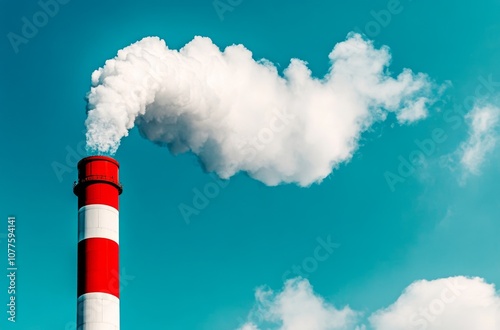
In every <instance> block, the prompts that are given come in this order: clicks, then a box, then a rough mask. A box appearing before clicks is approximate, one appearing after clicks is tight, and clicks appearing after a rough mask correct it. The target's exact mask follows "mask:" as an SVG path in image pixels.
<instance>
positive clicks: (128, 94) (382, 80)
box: [86, 33, 436, 186]
mask: <svg viewBox="0 0 500 330" xmlns="http://www.w3.org/2000/svg"><path fill="white" fill-rule="evenodd" d="M329 59H330V63H331V66H330V69H329V71H328V73H327V74H326V75H325V76H324V77H323V78H315V77H313V76H312V75H311V71H310V70H309V69H308V67H307V63H306V62H304V61H301V60H298V59H292V60H291V63H290V65H289V66H288V67H287V68H286V69H285V70H284V72H283V73H282V74H280V73H279V72H278V70H277V68H276V66H274V65H273V64H272V63H270V62H269V61H267V60H265V59H262V60H257V61H256V60H254V59H253V58H252V53H251V52H250V51H249V50H248V49H246V48H245V47H244V46H242V45H233V46H229V47H227V48H225V50H224V51H221V50H220V49H219V48H218V47H217V46H216V45H214V44H213V43H212V41H211V40H210V39H209V38H203V37H195V38H194V39H193V40H192V41H191V42H189V43H188V44H187V45H185V46H184V47H183V48H182V49H180V50H174V49H169V48H168V47H167V45H166V44H165V42H164V41H163V40H161V39H159V38H157V37H148V38H144V39H142V40H140V41H138V42H136V43H134V44H132V45H130V46H128V47H126V48H124V49H122V50H120V51H119V52H118V55H117V56H116V57H115V58H114V59H110V60H108V61H106V63H105V65H104V67H102V68H100V69H98V70H96V71H95V72H94V73H93V74H92V88H91V90H90V92H89V94H88V118H87V121H86V126H87V147H88V149H89V150H91V152H93V153H108V154H113V153H115V152H116V150H117V148H118V146H119V144H120V140H121V138H123V137H125V136H127V135H128V131H129V130H130V129H131V128H133V127H134V126H137V127H138V129H139V131H140V132H141V134H142V135H143V136H144V137H146V138H147V139H149V140H151V141H153V142H155V143H157V144H159V145H164V146H168V148H169V149H170V151H171V152H173V153H174V154H179V153H183V152H188V151H191V152H193V153H195V154H196V155H197V156H198V157H199V159H200V161H201V163H202V164H203V166H204V168H205V170H207V171H209V172H212V171H213V172H216V173H217V174H218V175H219V176H220V177H221V178H229V177H231V176H233V175H234V174H236V173H237V172H239V171H244V172H247V173H248V174H249V175H250V176H251V177H253V178H255V179H257V180H260V181H262V182H264V183H265V184H267V185H277V184H279V183H297V184H299V185H301V186H307V185H310V184H312V183H314V182H320V181H321V180H322V179H324V178H325V177H327V176H328V175H329V174H330V173H331V172H332V170H333V169H335V168H336V167H338V166H339V165H340V164H341V163H344V162H347V161H349V160H350V159H351V157H352V155H353V153H354V152H355V151H356V149H357V147H358V141H359V138H360V135H361V133H363V132H364V131H366V130H367V129H368V128H369V127H370V126H371V125H372V124H373V123H374V122H376V121H380V120H385V118H386V116H387V114H388V113H391V112H392V113H394V114H395V116H396V117H397V119H398V121H399V122H400V123H402V124H403V123H410V122H413V121H416V120H419V119H422V118H425V117H426V116H427V112H428V106H429V105H430V104H432V103H433V102H434V98H435V93H436V90H435V87H436V86H435V85H434V84H433V83H432V82H431V81H430V79H429V78H428V76H427V75H425V74H422V73H418V74H415V73H413V72H412V71H411V70H409V69H404V70H403V71H402V72H401V73H400V74H399V75H397V76H395V77H393V75H392V74H391V72H389V71H388V65H389V63H390V60H391V55H390V52H389V48H388V47H382V48H380V49H376V48H375V47H374V45H373V43H372V42H371V41H368V40H365V39H363V38H362V37H361V36H360V35H359V34H354V33H351V34H350V35H349V36H348V38H347V40H345V41H343V42H340V43H338V44H337V45H336V46H335V47H334V48H333V50H332V52H331V53H330V55H329Z"/></svg>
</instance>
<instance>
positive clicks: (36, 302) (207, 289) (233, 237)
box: [0, 0, 500, 330]
mask: <svg viewBox="0 0 500 330" xmlns="http://www.w3.org/2000/svg"><path fill="white" fill-rule="evenodd" d="M400 4H401V6H402V8H403V9H402V10H401V13H399V14H396V15H393V16H392V17H391V20H390V22H388V24H384V25H385V26H382V25H381V24H378V26H379V28H380V29H379V31H378V33H375V32H373V31H371V30H367V29H366V26H367V24H369V22H371V21H375V19H374V17H373V15H372V14H371V11H376V12H377V11H380V10H382V9H386V8H387V6H388V1H387V0H383V1H382V0H374V1H373V0H372V1H361V0H356V1H350V2H341V1H309V2H303V1H281V0H279V1H262V0H244V1H243V2H242V3H241V4H239V5H237V6H234V8H233V10H232V11H228V12H225V13H224V14H223V19H221V18H220V17H219V15H218V13H217V11H216V10H215V9H214V6H213V4H212V2H211V1H208V0H207V1H193V0H187V1H150V0H145V1H141V2H139V1H106V2H99V1H94V0H89V1H79V0H71V1H69V2H68V3H67V4H64V5H60V8H59V12H58V13H57V14H56V15H55V16H54V17H51V18H50V19H49V21H48V24H46V25H45V26H43V27H41V28H40V29H39V31H38V33H37V34H36V35H35V36H34V37H33V38H31V39H29V40H28V42H27V43H26V44H22V45H20V46H19V51H18V52H17V53H16V52H15V50H14V49H13V47H12V45H11V43H10V42H9V39H8V37H7V35H8V33H9V32H14V33H17V34H21V28H22V25H23V22H22V18H23V17H27V18H28V19H30V20H31V19H32V17H33V15H34V14H35V13H36V12H38V11H40V10H41V8H40V5H39V4H38V3H37V1H32V0H27V1H23V2H14V1H7V0H2V1H1V5H2V9H1V11H0V12H1V20H0V29H1V35H2V42H1V43H0V45H1V46H0V47H1V53H0V54H1V55H0V56H1V61H0V63H1V64H0V70H1V77H2V79H1V80H0V84H1V85H0V102H1V105H2V109H1V112H0V132H1V134H2V137H1V139H0V150H1V151H2V153H1V155H2V158H1V160H0V188H1V189H0V220H1V222H0V240H1V242H0V244H1V245H2V248H1V249H0V251H4V252H3V253H4V254H3V255H2V254H0V260H1V261H0V265H4V266H3V267H4V268H6V267H7V265H6V259H7V255H6V253H5V250H6V248H5V245H6V240H5V237H4V236H2V234H6V233H7V216H9V215H15V216H16V217H17V237H18V240H17V243H18V244H17V258H18V267H19V271H18V278H17V285H18V295H17V300H18V305H17V308H18V309H17V312H18V316H17V322H16V324H11V323H10V322H8V321H7V314H6V313H5V312H4V311H3V310H1V309H0V315H3V316H1V317H0V328H1V329H23V330H45V329H48V330H52V329H64V330H69V329H74V327H73V325H74V321H75V319H76V247H77V199H76V197H75V196H74V195H73V193H72V185H73V181H74V180H75V178H76V174H77V173H76V169H75V165H76V161H77V160H78V159H79V158H81V157H83V156H85V154H83V153H81V152H79V151H77V150H79V146H81V145H83V141H84V139H85V136H84V121H85V117H86V113H85V106H86V101H85V95H86V93H87V92H88V90H89V88H90V75H91V73H92V72H93V71H94V70H95V69H97V68H98V67H100V66H102V65H103V64H104V62H105V60H106V59H108V58H112V57H114V56H115V54H116V52H117V51H118V50H119V49H121V48H123V47H125V46H127V45H129V44H131V43H133V42H135V41H136V40H139V39H140V38H142V37H145V36H159V37H161V38H163V39H165V40H166V42H167V44H168V45H169V47H170V48H176V49H178V48H180V47H182V46H183V45H185V44H186V43H187V42H189V41H190V40H192V38H193V37H194V36H196V35H202V36H207V37H210V38H211V39H212V40H213V41H214V43H215V44H217V45H218V46H219V47H221V48H224V47H226V46H228V45H231V44H234V43H237V44H239V43H241V44H244V45H245V46H246V47H247V48H248V49H250V50H251V51H252V52H253V54H254V58H256V59H260V58H263V57H264V58H266V59H268V60H270V61H272V62H274V63H276V65H277V66H278V67H279V68H280V69H284V68H285V67H286V66H288V64H289V61H290V59H291V58H300V59H302V60H305V61H307V62H308V63H309V67H310V68H311V70H312V71H313V74H314V75H315V76H318V77H321V76H323V75H324V74H325V73H326V71H327V69H328V67H329V62H328V54H329V52H330V51H331V49H332V48H333V46H334V45H335V44H336V43H338V42H341V41H343V40H345V38H346V35H347V34H348V33H349V32H350V31H353V30H355V29H357V30H360V31H361V32H365V33H366V34H367V36H368V37H369V38H370V39H373V40H374V42H375V45H376V46H377V47H380V46H382V45H388V46H389V47H390V48H391V53H392V56H393V60H392V64H391V67H390V69H391V71H392V72H394V73H399V72H400V71H401V70H402V69H403V68H405V67H408V68H411V69H412V70H413V71H415V72H425V73H427V74H429V76H430V77H431V78H432V79H434V80H435V81H436V82H437V83H440V84H441V83H444V82H445V81H451V84H452V86H450V87H449V88H448V90H447V92H446V93H445V94H444V95H443V97H442V99H441V100H440V102H438V103H437V104H436V106H434V107H432V109H431V111H430V116H429V118H427V119H426V120H423V121H420V122H417V123H415V124H412V125H404V126H399V125H398V124H397V122H396V120H395V118H392V117H391V118H389V119H388V120H387V121H385V122H382V123H378V124H376V125H375V126H374V127H373V128H372V129H371V130H370V131H369V132H367V133H365V134H364V135H363V138H362V141H361V146H360V148H359V150H358V151H357V152H356V154H355V156H354V158H353V159H352V160H351V161H350V162H349V163H347V164H344V165H342V166H341V167H340V168H339V169H338V170H336V171H334V172H333V174H332V175H330V176H329V177H328V178H327V179H325V180H324V181H323V182H322V183H321V184H314V185H312V186H311V187H309V188H300V187H297V186H295V185H281V186H277V187H267V186H265V185H263V184H262V183H260V182H258V181H255V180H253V179H251V178H249V177H248V176H246V175H243V174H239V175H237V176H235V177H233V178H231V179H230V181H229V182H226V183H225V187H224V188H222V189H221V190H220V193H219V194H218V195H217V196H216V197H215V198H213V199H210V201H209V204H208V206H207V207H206V208H205V209H203V210H201V211H200V213H199V214H198V215H195V216H192V217H191V218H190V220H191V221H190V223H189V224H187V223H186V222H185V220H184V219H183V217H182V215H181V213H180V212H179V209H178V206H179V204H181V203H185V204H192V200H193V196H194V192H193V190H194V189H199V190H203V189H204V188H205V187H206V185H207V184H208V183H210V182H213V181H214V180H216V179H214V177H213V176H212V175H209V174H207V173H204V172H203V171H202V169H201V167H200V166H199V164H198V163H197V161H196V158H195V157H194V156H192V155H180V156H175V157H174V156H172V155H171V154H170V153H169V152H168V150H167V149H166V148H160V147H158V146H156V145H154V144H152V143H151V142H149V141H147V140H145V139H143V138H141V137H140V135H139V133H138V132H137V130H133V131H132V132H131V134H130V136H129V137H127V138H125V139H124V140H122V145H121V147H120V149H119V151H118V153H117V155H116V159H117V160H118V161H119V162H120V163H121V172H120V175H121V180H122V183H123V185H124V193H123V195H122V196H121V200H120V202H121V205H120V213H121V214H120V230H121V233H120V235H121V237H120V253H121V254H120V257H121V259H120V262H121V267H122V273H123V274H122V280H123V282H122V291H121V323H122V329H124V330H128V329H201V330H212V329H215V330H226V329H227V330H229V329H235V328H237V327H238V326H239V325H241V324H242V323H243V321H244V320H245V319H246V315H247V313H248V311H249V310H250V309H251V308H252V306H253V303H254V290H255V288H256V287H258V286H260V285H269V286H270V287H272V288H273V289H276V290H279V289H280V288H281V287H282V285H283V279H282V278H283V275H284V273H285V272H286V271H287V270H290V269H292V266H293V265H300V264H302V263H303V261H304V260H305V259H306V258H308V257H311V256H313V253H314V250H315V248H316V247H317V246H318V242H317V240H318V239H323V240H328V237H330V238H331V240H332V241H334V242H336V243H338V244H340V245H339V246H338V248H336V249H335V250H334V252H333V253H332V254H331V255H329V258H328V259H327V260H325V261H321V262H319V263H318V266H317V267H315V269H314V271H312V272H310V273H306V274H305V275H307V278H308V279H309V281H310V282H311V284H312V285H313V286H314V288H315V291H317V292H318V293H319V294H321V295H322V296H324V297H325V298H326V299H328V300H329V301H331V302H333V303H334V304H335V305H336V306H344V305H346V304H349V306H350V307H351V308H352V309H354V310H360V311H365V312H366V313H368V314H369V313H371V312H373V311H375V310H377V309H379V308H383V307H386V306H388V305H389V304H391V303H392V302H394V301H395V300H396V299H397V297H398V296H399V295H400V294H401V292H402V290H404V288H406V287H407V286H408V285H409V284H411V283H412V282H414V281H416V280H419V279H429V280H431V279H436V278H441V277H449V276H455V275H467V276H480V277H483V278H485V279H486V281H487V282H489V283H494V284H496V285H497V286H498V285H500V271H499V270H500V258H498V255H500V245H499V244H498V237H499V236H500V221H499V220H500V203H499V202H498V196H499V195H500V188H499V185H498V182H499V180H500V170H499V167H498V164H499V161H500V151H499V148H497V149H495V151H494V152H493V153H492V154H491V155H489V156H488V159H487V161H486V162H485V164H484V165H483V167H482V172H481V174H480V175H479V176H471V177H469V178H468V180H467V181H466V182H465V184H460V182H459V181H460V180H459V179H460V173H459V171H458V170H455V171H453V170H451V169H450V168H448V167H443V166H440V161H441V160H442V156H446V155H447V154H450V153H452V152H453V151H454V150H456V149H457V147H458V146H459V144H460V143H461V142H462V141H464V140H465V139H466V137H467V126H466V125H465V123H463V121H462V118H463V116H462V115H460V117H457V118H460V120H458V119H457V120H458V121H456V122H449V121H446V120H445V119H444V117H443V115H444V114H445V113H446V112H447V111H454V110H455V109H457V107H460V106H462V107H464V109H465V111H467V110H469V109H470V108H467V106H464V101H465V100H470V99H471V97H476V92H475V91H476V88H477V86H479V85H480V84H481V81H483V80H484V79H486V80H488V79H490V80H492V81H494V82H497V83H496V87H495V88H496V90H493V92H492V93H491V94H490V95H489V97H491V98H494V97H495V94H496V93H497V92H500V66H499V65H498V58H500V22H499V20H498V17H499V16H498V13H500V3H499V2H498V1H494V0H483V1H480V2H476V3H473V4H471V3H465V2H456V1H449V0H446V1H440V2H439V3H436V2H435V1H430V0H418V1H417V0H416V1H410V0H401V2H400ZM372 25H373V24H372ZM465 103H466V104H467V102H466V101H465ZM454 115H456V114H454ZM454 124H455V125H454ZM436 128H438V129H442V130H444V131H445V133H446V137H447V138H446V141H444V142H443V143H440V144H439V145H437V147H436V150H435V152H433V153H431V154H430V155H429V156H427V157H426V159H425V162H424V164H422V165H421V166H417V167H416V171H415V173H414V174H412V175H411V176H409V177H407V178H404V182H401V183H398V184H396V185H395V186H394V188H395V189H394V191H393V190H392V189H390V187H389V185H388V183H387V182H386V178H385V177H384V173H386V172H387V171H390V172H393V173H397V171H398V166H399V163H400V160H399V159H398V157H400V156H402V157H405V158H407V157H408V155H409V154H410V153H411V152H412V151H414V150H416V149H417V146H416V144H415V142H414V141H415V139H418V140H420V141H422V140H424V139H428V138H430V137H431V136H432V131H433V130H434V129H436ZM54 163H58V164H61V165H63V166H67V167H66V168H65V171H64V173H59V175H58V174H57V173H56V172H55V171H54V167H53V166H54ZM2 272H6V270H5V269H4V270H2ZM7 286H8V285H7V279H6V277H5V276H2V279H1V280H0V302H1V303H2V304H1V305H2V306H5V304H6V303H7V299H8V296H7V293H6V288H7ZM4 309H5V310H6V308H5V307H4Z"/></svg>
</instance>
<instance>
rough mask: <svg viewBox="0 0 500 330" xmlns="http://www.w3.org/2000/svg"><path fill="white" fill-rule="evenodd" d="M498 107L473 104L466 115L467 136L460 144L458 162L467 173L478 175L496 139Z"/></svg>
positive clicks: (499, 112)
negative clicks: (472, 107)
mask: <svg viewBox="0 0 500 330" xmlns="http://www.w3.org/2000/svg"><path fill="white" fill-rule="evenodd" d="M499 118H500V108H498V107H495V106H493V105H485V106H475V107H474V109H473V110H472V111H471V112H470V113H469V114H468V115H467V116H466V120H467V121H468V124H469V137H468V139H467V141H465V142H464V143H462V144H461V145H460V149H459V153H460V163H461V165H462V167H463V168H464V170H465V171H466V172H467V173H471V174H475V175H478V174H479V173H480V168H481V165H482V164H483V163H484V161H485V160H486V156H487V155H488V154H489V153H490V152H491V151H492V150H493V149H494V148H495V145H496V143H497V140H498V132H497V127H498V122H499Z"/></svg>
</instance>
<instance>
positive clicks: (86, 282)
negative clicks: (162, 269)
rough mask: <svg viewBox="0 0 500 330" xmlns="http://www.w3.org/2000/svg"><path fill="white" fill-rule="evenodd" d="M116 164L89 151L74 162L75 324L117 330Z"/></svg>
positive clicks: (89, 328)
mask: <svg viewBox="0 0 500 330" xmlns="http://www.w3.org/2000/svg"><path fill="white" fill-rule="evenodd" d="M119 167H120V165H119V163H118V162H117V161H116V160H115V159H113V158H111V157H106V156H91V157H87V158H84V159H82V160H80V162H79V163H78V181H77V182H75V186H74V188H73V191H74V193H75V195H76V196H78V293H77V296H78V300H77V329H79V330H80V329H81V330H119V329H120V299H119V298H120V284H119V253H118V251H119V248H118V247H119V245H118V232H119V231H118V228H119V218H118V196H119V195H120V194H121V192H122V186H121V185H120V182H119V180H118V168H119Z"/></svg>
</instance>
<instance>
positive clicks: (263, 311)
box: [240, 278, 362, 330]
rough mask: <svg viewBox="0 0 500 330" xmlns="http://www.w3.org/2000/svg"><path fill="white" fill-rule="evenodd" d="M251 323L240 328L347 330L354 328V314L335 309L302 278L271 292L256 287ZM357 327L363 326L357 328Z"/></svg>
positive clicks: (350, 311) (344, 309)
mask: <svg viewBox="0 0 500 330" xmlns="http://www.w3.org/2000/svg"><path fill="white" fill-rule="evenodd" d="M255 298H256V307H255V309H254V311H253V312H252V313H251V316H250V320H251V321H250V322H249V323H247V324H245V325H244V326H243V327H242V328H240V330H263V329H266V330H270V329H273V330H350V329H354V328H355V324H354V323H355V321H356V318H357V313H356V312H354V311H352V310H351V309H350V308H349V307H344V308H343V309H337V308H335V307H334V306H333V305H331V304H329V303H327V302H325V300H324V299H323V298H321V297H320V296H318V295H316V294H315V293H314V292H313V288H312V286H311V284H310V283H309V281H307V280H305V279H301V278H296V279H291V280H288V281H287V282H286V283H285V287H284V289H283V291H281V292H279V293H274V292H273V291H272V290H270V289H267V288H259V289H257V291H256V293H255ZM359 329H360V330H361V329H362V328H359Z"/></svg>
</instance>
